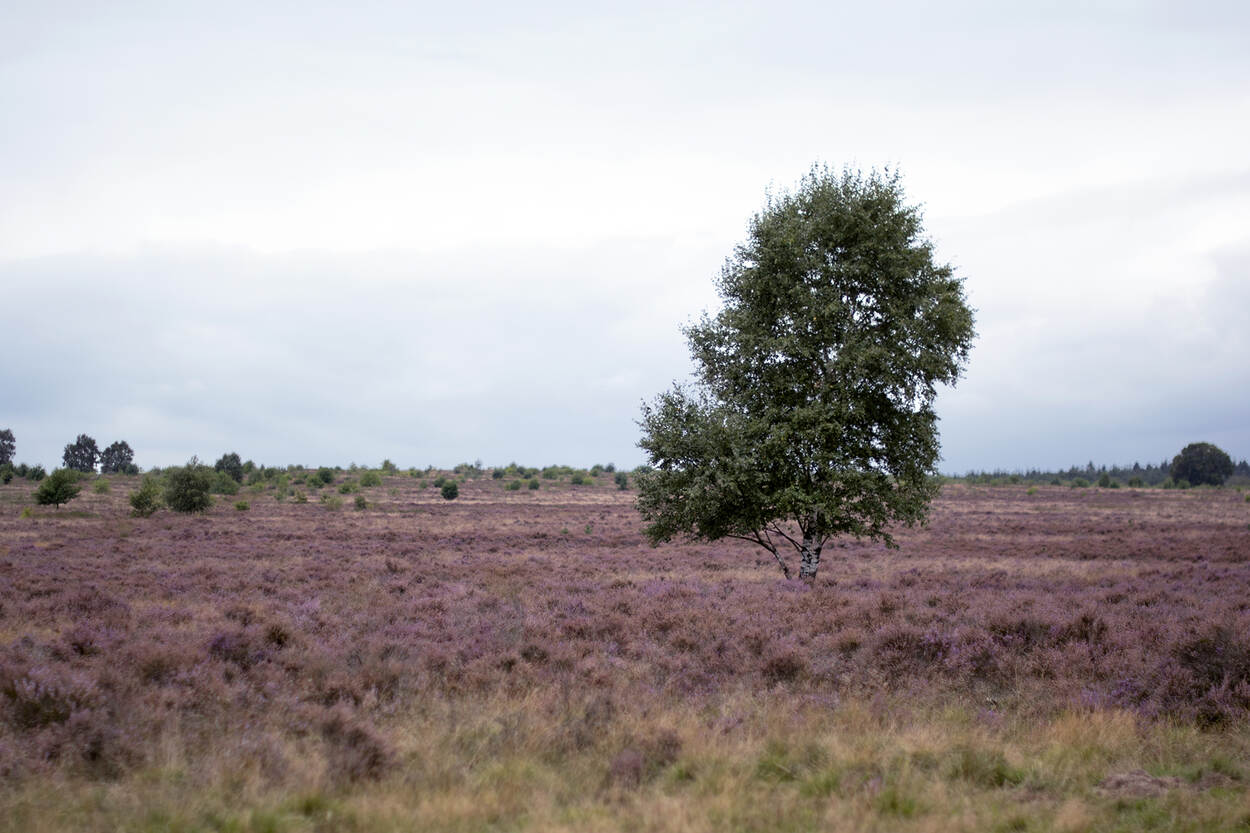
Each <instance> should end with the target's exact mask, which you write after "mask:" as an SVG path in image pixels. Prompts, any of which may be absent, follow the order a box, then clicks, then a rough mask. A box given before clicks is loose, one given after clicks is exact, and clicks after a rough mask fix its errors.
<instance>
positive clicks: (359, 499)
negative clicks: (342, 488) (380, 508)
mask: <svg viewBox="0 0 1250 833" xmlns="http://www.w3.org/2000/svg"><path fill="white" fill-rule="evenodd" d="M368 507H369V502H368V501H367V500H365V496H364V495H356V511H358V512H359V511H360V510H362V509H367V508H368Z"/></svg>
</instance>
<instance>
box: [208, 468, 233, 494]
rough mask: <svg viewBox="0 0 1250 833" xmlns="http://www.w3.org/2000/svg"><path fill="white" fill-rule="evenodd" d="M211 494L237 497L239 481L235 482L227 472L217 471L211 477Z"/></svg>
mask: <svg viewBox="0 0 1250 833" xmlns="http://www.w3.org/2000/svg"><path fill="white" fill-rule="evenodd" d="M212 492H213V494H215V495H237V494H238V493H239V481H237V480H235V479H234V478H233V477H232V476H231V475H230V473H229V472H226V471H218V472H216V473H215V474H214V475H213V486H212Z"/></svg>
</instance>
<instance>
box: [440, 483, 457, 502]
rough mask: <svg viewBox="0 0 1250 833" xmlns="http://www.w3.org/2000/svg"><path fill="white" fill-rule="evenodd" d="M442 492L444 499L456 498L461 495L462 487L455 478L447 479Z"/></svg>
mask: <svg viewBox="0 0 1250 833" xmlns="http://www.w3.org/2000/svg"><path fill="white" fill-rule="evenodd" d="M440 494H442V496H443V500H455V499H456V498H458V497H460V487H459V486H458V485H456V481H454V480H450V481H447V482H445V483H443V488H442V490H441V491H440Z"/></svg>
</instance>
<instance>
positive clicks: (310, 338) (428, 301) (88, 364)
mask: <svg viewBox="0 0 1250 833" xmlns="http://www.w3.org/2000/svg"><path fill="white" fill-rule="evenodd" d="M614 5H615V6H616V8H612V7H610V6H607V5H606V4H604V5H602V6H601V5H599V4H594V3H586V2H575V3H574V2H569V3H532V4H514V3H465V4H444V3H440V4H424V3H401V2H393V3H390V2H361V3H354V4H341V3H325V4H319V3H315V2H290V3H252V2H247V3H241V2H240V3H234V2H223V0H215V2H212V3H208V2H205V3H168V2H159V3H157V2H153V3H124V2H123V3H107V4H105V3H94V2H81V3H77V2H56V1H55V0H51V1H49V0H43V1H42V2H23V0H17V2H7V3H5V4H3V6H0V113H3V114H4V115H3V118H2V120H0V195H2V196H0V310H3V316H2V320H3V325H2V327H0V337H2V338H3V344H4V347H3V351H2V352H0V428H3V427H9V428H11V429H12V430H13V431H14V433H15V434H16V437H17V444H18V449H17V457H18V459H20V460H26V461H30V462H36V461H38V462H42V463H44V464H45V465H52V464H59V461H60V456H61V449H62V447H63V446H64V445H65V444H66V443H67V442H70V441H71V440H72V439H73V438H74V437H75V436H76V435H77V434H79V433H82V432H86V433H88V434H90V435H91V436H93V437H95V438H96V440H97V441H98V442H99V443H100V444H101V446H103V445H105V444H107V443H109V442H112V441H113V440H116V439H125V440H127V441H128V442H129V443H130V444H131V445H132V446H133V447H134V448H135V450H136V462H137V463H139V464H140V465H143V466H153V465H166V464H170V463H177V462H181V461H184V460H186V459H187V458H188V457H189V456H190V455H192V454H198V455H199V456H200V457H201V458H208V459H215V458H216V457H218V456H220V454H221V453H223V452H225V451H229V450H234V451H237V452H238V453H240V454H241V455H243V456H244V457H245V458H247V457H250V458H253V459H255V460H257V461H258V462H265V463H268V464H271V465H285V464H288V463H303V464H308V465H313V464H335V463H337V464H346V463H348V462H352V461H355V462H359V463H371V464H375V465H376V464H377V463H378V462H380V461H381V460H382V458H384V457H389V458H391V459H392V460H394V461H396V462H397V463H399V464H400V465H403V466H408V465H417V466H424V465H426V464H436V465H451V464H454V463H457V462H460V461H464V460H473V459H478V458H480V459H482V460H484V461H485V462H486V463H487V464H492V463H505V462H508V461H509V460H513V459H515V460H517V461H520V462H522V463H526V464H530V465H541V464H546V463H552V462H565V463H571V464H581V465H588V464H590V463H592V462H608V461H614V462H616V463H617V464H618V465H631V466H632V465H635V464H637V463H639V462H641V461H642V455H641V452H640V451H639V450H638V449H637V448H636V445H635V443H636V442H637V439H638V428H637V425H636V423H635V420H636V419H637V417H638V413H639V405H640V402H641V401H642V400H643V399H649V398H651V397H653V396H654V395H655V394H656V393H658V392H659V391H661V390H663V389H664V388H667V387H668V386H669V385H670V384H671V383H672V382H673V381H674V380H677V379H683V378H685V377H686V376H687V374H688V373H689V371H690V364H689V358H688V353H687V350H686V345H685V343H684V340H683V338H682V336H681V333H680V327H681V325H682V324H684V323H686V322H688V321H689V320H690V319H692V318H693V317H696V316H697V315H698V314H699V313H700V312H701V311H703V310H705V309H714V308H715V305H716V302H717V299H716V296H715V292H714V289H713V286H712V279H713V278H714V277H715V275H716V274H717V272H718V270H719V268H720V265H721V263H722V262H723V260H724V258H725V257H726V256H727V255H728V254H729V253H730V251H731V250H732V247H733V246H734V245H735V244H736V243H737V242H739V241H740V240H741V239H742V238H743V236H744V232H745V228H746V222H747V220H748V218H749V217H750V216H751V215H752V214H753V213H754V212H756V211H757V210H759V209H760V208H761V207H762V205H763V202H764V195H765V191H766V190H767V189H768V188H770V187H772V188H773V189H778V188H786V187H789V186H792V185H793V184H794V183H795V182H796V181H797V180H798V179H799V177H800V176H801V175H802V174H803V173H804V172H805V171H806V170H807V169H808V168H809V167H810V166H811V165H812V164H813V163H814V162H817V161H820V162H825V163H828V164H830V165H832V166H834V167H840V166H842V165H851V166H857V167H863V168H868V167H874V166H884V165H890V166H895V167H898V168H899V169H900V170H901V171H902V173H903V175H904V183H905V187H906V189H907V192H908V194H909V195H910V196H911V197H912V199H914V200H915V201H916V202H919V203H922V204H923V205H924V211H925V218H926V225H927V228H928V230H929V233H930V235H931V236H932V238H933V239H934V241H935V243H936V245H937V250H938V254H939V256H940V257H941V258H942V259H944V260H948V261H950V262H951V263H952V264H954V265H955V266H956V268H957V270H958V272H959V274H960V275H962V276H963V277H964V278H965V279H966V288H967V291H968V295H969V298H970V300H971V302H972V304H973V305H974V306H975V307H976V308H977V310H978V330H979V332H980V337H979V339H978V342H977V345H976V348H975V351H974V353H973V355H972V360H971V363H970V366H969V370H968V373H967V377H966V378H965V379H964V380H963V381H962V382H961V383H960V385H959V386H958V387H957V388H955V389H954V390H950V391H944V392H943V393H942V394H941V396H940V398H939V413H940V415H941V418H942V431H943V447H944V458H945V459H944V461H943V463H942V469H943V470H944V471H948V472H962V471H965V470H967V469H971V468H1006V469H1015V468H1028V467H1034V466H1039V467H1058V466H1063V467H1066V466H1068V465H1071V464H1073V463H1082V464H1083V463H1084V462H1086V461H1088V460H1090V459H1093V460H1095V461H1097V462H1105V463H1113V462H1132V461H1134V460H1141V461H1143V462H1144V461H1148V460H1149V461H1159V460H1162V459H1164V458H1167V457H1170V456H1172V455H1173V454H1175V453H1176V452H1177V451H1178V450H1179V449H1180V447H1181V446H1182V445H1184V444H1186V443H1188V442H1191V441H1196V440H1206V441H1211V442H1215V443H1217V444H1218V445H1221V446H1222V447H1224V448H1225V449H1226V450H1228V451H1229V452H1230V453H1231V454H1232V455H1233V456H1234V457H1236V458H1238V459H1240V458H1242V457H1250V359H1248V357H1250V153H1248V152H1247V148H1248V147H1250V57H1247V56H1248V55H1250V51H1248V50H1247V48H1246V38H1245V33H1246V32H1247V31H1250V12H1248V11H1247V9H1250V7H1248V6H1246V5H1245V4H1244V3H1240V2H1228V3H1213V2H1201V0H1199V2H1184V3H1167V2H1132V0H1118V1H1117V2H1110V0H1108V2H1089V0H1085V1H1084V2H1039V3H1033V4H1028V5H1029V6H1030V7H1031V8H1030V9H1028V10H1021V8H1020V7H1021V6H1023V5H1024V4H1016V3H1001V2H993V1H992V0H986V2H954V3H930V2H924V1H923V0H916V1H915V2H900V3H880V4H869V3H855V4H840V3H829V2H821V3H816V2H812V3H788V2H776V1H775V0H774V1H773V2H767V3H764V2H748V3H707V4H674V3H656V4H650V3H647V2H634V3H629V4H614ZM451 7H454V8H451ZM348 9H350V10H348Z"/></svg>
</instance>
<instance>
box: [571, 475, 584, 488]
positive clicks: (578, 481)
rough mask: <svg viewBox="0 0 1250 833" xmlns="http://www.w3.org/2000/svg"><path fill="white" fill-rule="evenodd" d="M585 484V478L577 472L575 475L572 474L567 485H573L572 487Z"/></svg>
mask: <svg viewBox="0 0 1250 833" xmlns="http://www.w3.org/2000/svg"><path fill="white" fill-rule="evenodd" d="M585 482H586V478H585V476H583V475H582V473H581V472H577V473H576V474H574V475H573V476H572V477H570V478H569V483H571V484H573V485H574V486H580V485H582V484H583V483H585Z"/></svg>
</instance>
